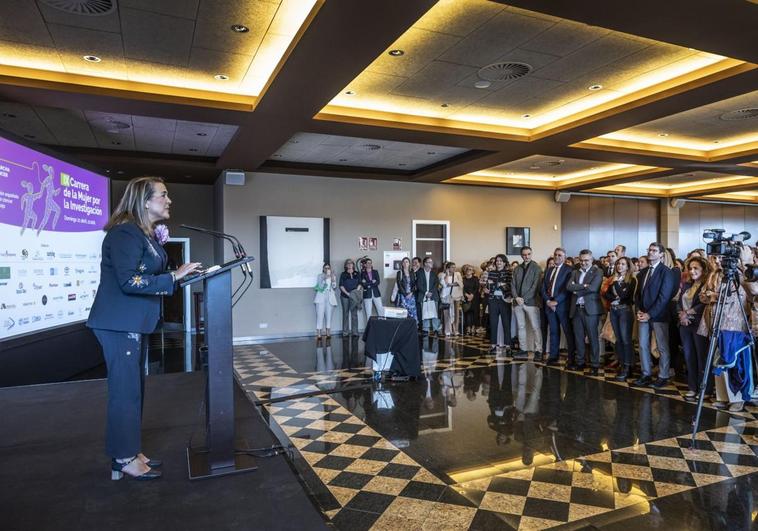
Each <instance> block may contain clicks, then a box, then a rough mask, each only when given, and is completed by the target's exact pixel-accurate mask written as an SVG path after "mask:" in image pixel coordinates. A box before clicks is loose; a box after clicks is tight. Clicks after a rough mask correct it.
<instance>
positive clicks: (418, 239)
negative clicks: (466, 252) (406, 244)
mask: <svg viewBox="0 0 758 531" xmlns="http://www.w3.org/2000/svg"><path fill="white" fill-rule="evenodd" d="M413 251H414V253H415V254H414V256H418V257H419V258H421V260H424V259H426V258H427V257H429V256H431V257H432V260H434V267H435V268H440V267H442V265H443V264H444V263H445V262H446V261H448V260H450V222H449V221H430V220H414V221H413Z"/></svg>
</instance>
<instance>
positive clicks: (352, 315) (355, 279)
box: [340, 258, 363, 336]
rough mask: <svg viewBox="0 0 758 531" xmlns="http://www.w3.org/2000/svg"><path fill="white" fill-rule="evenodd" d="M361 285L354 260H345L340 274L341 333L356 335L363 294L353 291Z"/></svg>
mask: <svg viewBox="0 0 758 531" xmlns="http://www.w3.org/2000/svg"><path fill="white" fill-rule="evenodd" d="M360 285H361V275H360V274H359V273H358V271H356V270H355V262H353V261H352V260H351V259H350V258H348V259H347V260H345V266H344V271H343V272H342V273H341V274H340V303H341V304H342V335H343V336H349V335H351V334H352V335H354V336H357V335H358V310H359V309H360V308H361V305H362V303H363V295H362V294H359V293H353V292H354V291H355V290H356V289H358V288H359V287H360ZM356 300H357V303H356Z"/></svg>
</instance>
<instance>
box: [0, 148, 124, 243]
mask: <svg viewBox="0 0 758 531" xmlns="http://www.w3.org/2000/svg"><path fill="white" fill-rule="evenodd" d="M109 212H110V211H109V208H108V179H107V178H106V177H103V176H102V175H98V174H96V173H93V172H91V171H89V170H85V169H83V168H80V167H78V166H75V165H73V164H69V163H68V162H63V161H62V160H59V159H56V158H54V157H51V156H49V155H45V154H43V153H40V152H38V151H35V150H33V149H30V148H27V147H24V146H22V145H20V144H16V143H15V142H11V141H10V140H7V139H5V138H2V137H0V223H5V224H7V225H14V226H16V227H19V228H20V229H21V233H22V234H23V233H24V231H27V230H28V231H33V232H36V233H37V234H39V233H40V232H42V231H48V232H49V231H53V232H89V231H95V230H99V229H101V228H103V227H104V226H105V224H106V222H107V221H108V215H109Z"/></svg>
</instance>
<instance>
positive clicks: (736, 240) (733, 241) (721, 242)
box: [703, 229, 758, 282]
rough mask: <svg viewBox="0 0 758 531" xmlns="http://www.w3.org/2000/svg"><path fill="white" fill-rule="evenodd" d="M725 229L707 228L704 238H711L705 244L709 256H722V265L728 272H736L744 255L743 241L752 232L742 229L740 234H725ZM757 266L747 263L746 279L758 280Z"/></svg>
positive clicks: (750, 280)
mask: <svg viewBox="0 0 758 531" xmlns="http://www.w3.org/2000/svg"><path fill="white" fill-rule="evenodd" d="M725 232H726V231H725V230H724V229H707V230H705V231H703V239H705V240H711V241H710V242H708V243H707V244H706V246H705V251H706V253H707V254H708V256H720V257H721V267H722V268H723V269H724V271H725V272H726V273H731V274H734V273H735V272H736V271H737V266H738V265H739V260H740V256H741V255H742V248H743V246H744V244H743V242H744V241H745V240H749V239H750V233H749V232H747V231H742V232H740V233H739V234H731V235H729V236H725V234H724V233H725ZM756 267H757V266H755V265H753V264H745V280H747V281H748V282H755V281H756V280H758V277H757V275H756Z"/></svg>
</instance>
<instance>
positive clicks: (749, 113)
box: [719, 107, 758, 121]
mask: <svg viewBox="0 0 758 531" xmlns="http://www.w3.org/2000/svg"><path fill="white" fill-rule="evenodd" d="M757 117H758V108H756V107H750V108H747V109H739V110H737V111H729V112H725V113H724V114H722V115H721V116H719V118H721V119H722V120H727V121H731V120H749V119H750V118H757Z"/></svg>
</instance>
